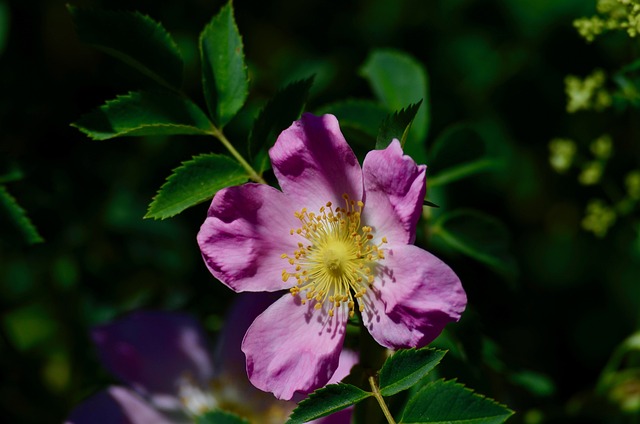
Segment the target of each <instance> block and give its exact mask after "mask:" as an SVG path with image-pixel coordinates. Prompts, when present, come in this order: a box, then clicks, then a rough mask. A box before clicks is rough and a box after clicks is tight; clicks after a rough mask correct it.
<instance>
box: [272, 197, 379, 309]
mask: <svg viewBox="0 0 640 424" xmlns="http://www.w3.org/2000/svg"><path fill="white" fill-rule="evenodd" d="M342 198H343V199H344V204H343V205H342V206H340V207H335V208H334V207H333V204H332V203H331V202H327V203H325V205H324V206H321V207H320V208H319V209H318V210H316V211H313V212H310V211H307V209H306V208H302V209H300V210H299V211H298V212H295V214H294V216H295V217H296V218H297V219H298V220H299V221H300V227H299V228H295V229H292V230H290V231H289V233H290V234H297V235H299V236H300V237H304V239H306V241H296V244H297V248H296V250H294V251H293V253H292V254H291V255H292V256H288V255H287V254H283V255H282V256H281V257H282V258H283V259H286V260H287V261H288V262H289V264H290V265H291V266H293V267H294V269H295V273H289V272H288V271H287V269H284V270H283V271H282V279H283V281H287V280H288V278H289V277H291V276H294V277H295V278H296V286H295V287H294V288H293V289H291V290H290V291H291V293H292V294H293V295H294V296H299V297H300V302H301V303H302V304H305V303H306V302H309V301H312V303H313V306H314V310H325V311H327V312H326V313H327V314H328V315H329V316H334V314H335V313H336V308H339V307H341V306H342V305H345V306H347V307H348V313H349V316H353V314H354V311H355V307H356V302H355V299H357V298H361V297H363V296H364V294H365V292H366V289H367V287H369V285H371V284H372V283H373V282H374V280H375V274H376V273H375V272H374V269H376V268H374V267H373V266H374V264H373V262H374V261H378V260H381V259H384V254H383V252H382V249H381V248H380V246H382V244H383V243H386V238H384V237H383V238H382V239H381V240H382V242H381V243H380V244H374V243H373V242H372V240H373V239H374V234H373V233H374V231H373V228H372V227H371V226H368V225H363V224H364V223H363V222H362V221H361V219H362V214H361V212H362V210H363V208H364V206H365V205H364V202H362V200H352V199H351V198H350V197H349V195H348V194H346V193H345V194H343V196H342ZM325 304H326V305H327V308H326V309H324V305H325ZM359 307H360V310H362V306H359Z"/></svg>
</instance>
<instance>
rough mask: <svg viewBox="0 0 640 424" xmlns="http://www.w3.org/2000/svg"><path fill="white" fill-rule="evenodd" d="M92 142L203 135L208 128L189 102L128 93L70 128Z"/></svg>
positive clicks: (164, 95)
mask: <svg viewBox="0 0 640 424" xmlns="http://www.w3.org/2000/svg"><path fill="white" fill-rule="evenodd" d="M71 125H72V126H74V127H76V128H78V129H79V130H80V131H82V132H83V133H85V134H87V135H88V136H89V137H91V138H92V139H94V140H108V139H110V138H114V137H122V136H139V135H172V134H184V135H193V134H199V135H205V134H211V130H212V124H211V122H210V121H209V119H208V118H207V116H206V115H205V114H204V112H203V111H202V110H201V109H200V108H199V107H198V106H196V105H195V104H194V103H192V102H191V101H190V100H189V99H187V98H185V97H182V96H179V95H177V94H173V93H170V92H145V91H141V92H132V93H129V94H127V95H124V96H118V97H116V98H115V99H113V100H109V101H107V102H106V103H105V104H104V105H102V106H100V107H99V108H98V109H96V110H94V111H93V112H90V113H88V114H86V115H84V116H82V117H81V118H80V119H79V120H78V121H77V122H75V123H73V124H71Z"/></svg>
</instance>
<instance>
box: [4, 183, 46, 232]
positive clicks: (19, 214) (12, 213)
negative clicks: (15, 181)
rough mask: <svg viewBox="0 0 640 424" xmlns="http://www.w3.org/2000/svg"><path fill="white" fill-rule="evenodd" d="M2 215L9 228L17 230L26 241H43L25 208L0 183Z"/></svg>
mask: <svg viewBox="0 0 640 424" xmlns="http://www.w3.org/2000/svg"><path fill="white" fill-rule="evenodd" d="M2 216H4V218H3V219H2V220H3V221H7V222H8V224H9V226H10V228H11V229H13V230H15V231H16V232H18V233H19V234H20V237H21V238H22V239H23V240H24V241H25V242H26V243H28V244H35V243H42V242H43V241H44V239H43V238H42V236H40V234H39V233H38V230H37V229H36V227H35V225H33V223H32V222H31V220H30V219H29V217H28V216H27V213H26V212H25V210H24V209H22V208H21V207H20V205H18V202H17V201H16V199H15V198H14V197H13V196H12V195H11V194H10V193H9V192H8V191H7V189H6V188H5V186H3V185H0V217H2ZM5 236H6V234H5Z"/></svg>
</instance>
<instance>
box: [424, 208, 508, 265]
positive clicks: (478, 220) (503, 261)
mask: <svg viewBox="0 0 640 424" xmlns="http://www.w3.org/2000/svg"><path fill="white" fill-rule="evenodd" d="M432 232H433V235H434V236H436V237H440V238H441V239H442V240H443V241H444V242H446V243H447V244H448V245H449V246H450V247H452V248H454V249H456V250H458V251H459V252H461V253H464V254H466V255H468V256H470V257H472V258H474V259H476V260H478V261H480V262H482V263H484V264H486V265H489V266H490V267H491V268H492V269H494V270H495V271H497V272H498V273H500V274H502V275H504V276H505V277H514V276H515V275H516V274H517V267H516V264H515V260H514V258H513V256H512V255H511V253H510V238H511V237H510V234H509V231H508V230H507V228H506V227H505V226H504V224H503V223H502V222H500V221H499V220H497V219H495V218H493V217H491V216H489V215H486V214H484V213H481V212H478V211H474V210H467V209H461V210H456V211H453V212H450V213H448V214H444V215H442V216H441V217H440V218H439V219H438V220H437V221H436V222H435V223H434V225H433V226H432Z"/></svg>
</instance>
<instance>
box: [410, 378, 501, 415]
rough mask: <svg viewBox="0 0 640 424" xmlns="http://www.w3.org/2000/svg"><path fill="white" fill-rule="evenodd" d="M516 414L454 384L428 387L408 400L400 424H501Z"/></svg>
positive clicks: (435, 382) (448, 382)
mask: <svg viewBox="0 0 640 424" xmlns="http://www.w3.org/2000/svg"><path fill="white" fill-rule="evenodd" d="M511 415H513V411H512V410H510V409H509V408H507V407H506V406H504V405H500V404H499V403H497V402H496V401H494V400H492V399H489V398H486V397H484V396H482V395H479V394H476V393H474V392H473V391H472V390H470V389H467V388H466V387H464V386H463V385H462V384H459V383H456V382H455V380H450V381H444V380H438V381H434V382H433V383H430V384H428V385H427V386H425V387H424V388H423V389H422V390H420V391H419V392H418V393H416V395H415V396H414V397H413V398H411V399H409V401H408V402H407V406H406V407H405V409H404V412H403V414H402V419H401V420H400V424H426V423H430V424H454V423H461V424H499V423H503V422H505V421H506V420H507V419H508V418H509V417H510V416H511Z"/></svg>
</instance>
